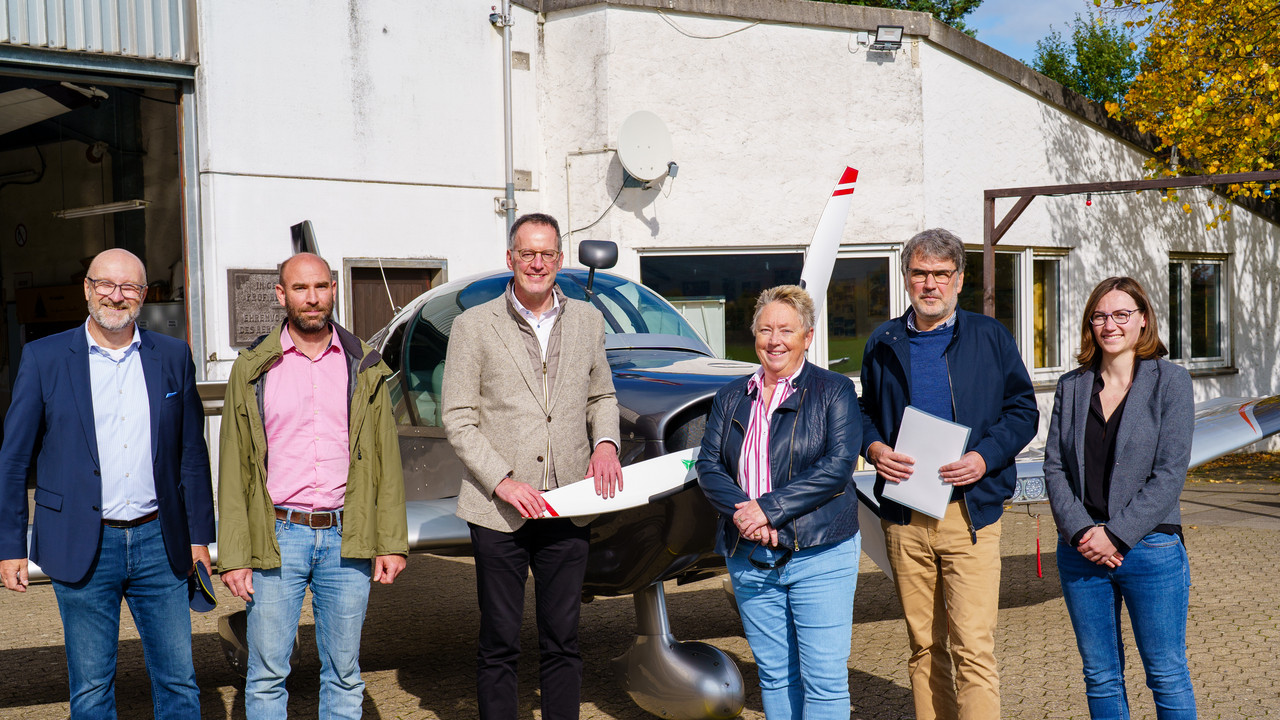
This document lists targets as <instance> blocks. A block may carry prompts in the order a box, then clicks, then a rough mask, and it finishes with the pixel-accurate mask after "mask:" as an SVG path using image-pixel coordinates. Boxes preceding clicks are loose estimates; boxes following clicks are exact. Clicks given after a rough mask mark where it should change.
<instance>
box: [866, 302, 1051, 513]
mask: <svg viewBox="0 0 1280 720" xmlns="http://www.w3.org/2000/svg"><path fill="white" fill-rule="evenodd" d="M908 312H909V311H908ZM906 318H907V316H906V315H902V316H901V317H897V318H894V319H892V320H890V321H888V322H886V323H884V324H883V325H881V326H880V327H878V328H876V329H875V331H874V332H872V333H871V338H870V339H869V340H867V348H866V352H865V353H864V354H863V357H862V397H860V398H859V404H860V405H861V408H862V420H863V422H862V449H861V452H862V455H863V457H866V454H867V448H868V447H870V446H871V444H872V443H874V442H883V443H885V444H886V445H888V446H889V447H893V446H894V444H896V443H897V439H898V427H899V425H900V424H901V422H902V411H903V410H904V409H906V407H907V405H909V404H911V401H912V395H911V372H910V367H911V351H910V339H909V338H908V337H907V319H906ZM946 358H947V367H948V368H949V371H950V376H951V396H952V407H954V408H955V415H956V416H955V421H956V422H958V423H960V424H961V425H966V426H968V427H969V428H970V433H969V443H968V446H967V447H966V448H965V449H966V451H968V450H974V451H976V452H977V453H978V454H979V455H981V456H982V459H983V460H984V461H985V462H986V464H987V473H986V475H984V476H983V477H982V479H981V480H979V481H978V482H976V483H974V484H972V485H966V486H963V487H959V488H956V494H957V495H960V496H961V497H962V498H963V499H964V502H965V505H966V506H967V508H968V510H969V518H970V520H971V521H972V524H973V529H974V530H977V529H979V528H983V527H986V526H987V525H990V524H991V523H993V522H995V521H996V520H998V519H1000V515H1001V513H1003V512H1004V503H1005V501H1006V500H1008V499H1009V498H1010V497H1012V496H1013V491H1014V487H1015V486H1016V484H1017V470H1016V469H1015V467H1014V458H1015V457H1016V456H1017V454H1018V453H1019V452H1021V451H1022V448H1024V447H1026V445H1027V443H1029V442H1031V439H1032V438H1034V437H1035V435H1036V429H1037V428H1038V426H1039V423H1040V411H1039V410H1038V409H1037V408H1036V396H1035V392H1034V391H1033V390H1032V387H1031V377H1030V376H1029V375H1028V374H1027V368H1026V365H1024V364H1023V362H1022V356H1021V355H1019V354H1018V347H1017V345H1016V344H1015V343H1014V340H1013V336H1012V335H1010V334H1009V331H1008V330H1006V329H1005V327H1004V326H1003V325H1001V324H1000V323H999V322H998V321H996V320H994V319H992V318H989V317H987V316H985V315H978V314H975V313H971V312H967V311H965V310H956V325H955V335H954V336H953V337H952V338H951V342H950V343H949V344H948V345H947V350H946ZM884 482H885V480H884V478H883V477H880V478H877V479H876V496H877V498H878V499H880V503H881V504H880V516H881V517H883V518H885V519H886V520H889V521H891V522H895V523H898V524H906V523H907V522H909V521H910V519H911V511H910V510H908V509H907V508H905V507H903V506H901V505H899V504H897V503H895V502H893V501H892V500H885V499H883V498H880V497H879V496H880V493H881V490H882V489H883V487H884Z"/></svg>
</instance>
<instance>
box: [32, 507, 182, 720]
mask: <svg viewBox="0 0 1280 720" xmlns="http://www.w3.org/2000/svg"><path fill="white" fill-rule="evenodd" d="M53 591H54V594H55V595H57V597H58V610H59V612H61V614H62V633H63V635H64V636H65V637H66V650H67V676H68V680H69V682H70V685H71V717H72V718H73V719H74V720H103V719H106V720H112V719H114V718H115V717H116V696H115V678H116V648H117V647H118V646H119V643H120V601H121V599H124V600H127V601H128V603H129V611H130V612H131V613H133V622H134V624H135V625H137V627H138V635H139V636H140V637H141V638H142V654H143V657H144V659H145V660H146V664H147V674H148V675H150V677H151V701H152V703H153V704H154V707H155V717H156V720H166V719H167V718H174V719H175V720H188V719H189V718H198V717H200V690H199V688H197V687H196V673H195V668H194V667H193V666H192V663H191V610H190V608H189V607H188V605H187V578H186V577H185V576H183V577H179V576H177V575H174V573H173V568H171V567H170V566H169V555H168V554H167V553H166V552H165V549H164V538H162V537H161V536H160V523H159V522H156V521H152V522H149V523H147V524H145V525H139V526H138V527H135V528H109V527H103V528H102V544H101V545H100V546H99V548H98V558H97V560H96V561H94V564H93V566H92V567H91V568H90V569H89V574H88V576H86V577H85V578H84V579H83V580H81V581H80V582H77V583H63V582H58V581H57V580H54V581H53Z"/></svg>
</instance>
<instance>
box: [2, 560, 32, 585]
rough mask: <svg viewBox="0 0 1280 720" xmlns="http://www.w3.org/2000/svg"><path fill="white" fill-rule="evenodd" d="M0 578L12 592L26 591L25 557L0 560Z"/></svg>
mask: <svg viewBox="0 0 1280 720" xmlns="http://www.w3.org/2000/svg"><path fill="white" fill-rule="evenodd" d="M0 578H2V579H3V580H4V586H5V587H7V588H9V589H10V590H13V591H14V592H26V591H27V559H26V558H15V559H13V560H0Z"/></svg>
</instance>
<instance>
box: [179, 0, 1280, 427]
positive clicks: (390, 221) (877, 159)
mask: <svg viewBox="0 0 1280 720" xmlns="http://www.w3.org/2000/svg"><path fill="white" fill-rule="evenodd" d="M490 5H492V2H479V1H477V0H457V1H455V2H448V3H420V2H413V1H412V0H376V1H372V2H362V3H342V4H338V3H310V2H305V0H281V1H280V2H275V3H260V2H255V1H253V0H220V2H218V3H216V4H215V3H202V4H200V5H199V7H200V12H201V15H200V23H201V24H200V39H201V45H200V47H201V66H200V71H199V76H198V108H199V138H200V140H199V142H200V151H199V173H200V191H201V198H200V202H201V209H200V213H201V230H202V236H203V251H204V258H203V260H204V266H205V282H204V284H205V288H206V290H207V297H208V300H207V302H206V306H205V307H206V313H207V316H206V318H205V324H206V328H207V335H206V337H207V338H208V339H209V347H208V348H207V349H206V350H205V357H209V354H210V353H215V354H216V358H217V359H216V360H215V361H212V362H210V363H209V375H210V377H212V378H217V377H224V376H225V374H226V372H227V370H229V367H230V362H231V359H232V358H234V354H235V349H234V348H232V347H231V346H230V344H229V339H228V332H229V331H228V327H229V318H228V317H227V312H228V307H227V298H226V291H227V288H226V284H227V283H226V271H227V269H228V268H239V267H258V268H268V267H274V266H275V264H276V263H277V262H279V261H280V260H281V259H283V258H284V257H285V255H286V254H287V253H288V249H289V245H288V227H289V226H290V225H292V224H294V223H296V222H299V221H301V220H303V219H310V220H311V221H312V223H313V224H314V226H315V230H316V233H317V237H318V239H319V243H320V246H321V249H322V250H323V252H324V254H325V255H326V256H327V257H328V258H329V259H330V261H331V263H332V264H333V265H334V267H335V268H337V267H340V266H341V259H342V258H343V257H351V256H360V257H370V256H381V257H391V258H433V259H444V260H445V261H446V262H447V272H448V276H449V277H450V278H459V277H463V276H466V275H469V274H472V273H474V272H480V271H482V270H486V269H490V268H493V267H495V266H499V265H500V264H501V262H502V260H501V254H502V253H501V251H502V248H503V244H502V243H503V227H504V222H503V217H502V216H501V215H498V214H496V213H494V211H493V208H494V205H493V201H494V198H495V197H497V196H500V195H501V194H502V190H503V183H504V177H503V160H502V155H503V144H502V54H501V34H500V33H499V32H498V31H496V30H495V29H494V28H492V27H491V26H490V25H489V23H488V20H487V18H488V13H489V11H490ZM841 12H844V11H843V10H842V11H841ZM867 12H872V11H867ZM875 12H880V13H883V12H886V11H875ZM514 13H515V15H514V19H515V23H516V24H515V27H514V33H513V34H514V39H513V50H515V51H516V52H524V53H528V54H529V55H530V64H529V65H530V69H528V70H514V71H513V73H512V76H513V82H514V98H515V109H514V125H515V166H516V168H517V169H520V170H527V171H529V173H530V178H531V180H530V190H529V191H527V192H521V193H519V194H518V202H519V210H520V212H522V213H523V212H529V211H535V210H537V211H545V212H550V213H552V214H554V215H555V216H556V217H557V218H559V219H560V220H561V222H562V224H563V225H564V226H565V227H564V230H565V231H566V232H568V231H571V230H574V229H577V228H581V227H583V226H585V225H587V224H589V223H591V222H592V221H595V220H596V219H597V218H599V217H600V216H601V214H602V213H604V217H603V220H601V221H600V222H599V223H598V224H597V225H595V226H594V227H592V228H590V229H589V230H586V231H583V232H580V233H577V234H576V235H574V236H572V241H573V242H572V245H573V246H571V247H570V248H569V250H570V262H569V264H574V263H575V262H576V252H575V251H576V242H577V241H579V240H583V239H611V240H614V241H616V242H618V243H619V246H620V249H621V257H620V262H619V265H618V267H617V271H618V272H620V273H621V274H623V275H626V276H630V277H638V276H639V258H640V256H641V255H642V254H643V253H647V252H662V251H699V250H707V249H742V250H749V249H777V248H783V249H793V250H794V249H801V250H802V249H803V248H805V247H806V246H807V244H808V242H809V240H810V238H811V236H812V233H813V228H814V226H815V224H816V222H817V219H818V217H819V215H820V214H821V212H822V208H823V206H824V204H825V202H826V199H827V196H828V194H829V193H830V190H831V187H832V185H833V184H834V181H835V179H836V178H837V176H838V175H839V173H840V171H841V169H842V168H843V167H844V166H845V165H846V164H847V165H852V166H853V167H856V168H858V169H859V170H860V173H861V175H860V178H859V181H858V185H857V191H856V194H855V197H854V204H853V210H852V212H851V216H850V218H849V222H848V225H847V226H846V229H845V233H844V240H845V244H846V247H847V248H849V249H857V248H860V247H867V246H873V245H874V246H880V247H883V246H885V245H888V244H894V243H901V242H903V241H904V240H905V239H906V238H908V237H910V236H911V235H912V234H914V233H915V232H918V231H919V230H921V229H924V228H927V227H934V226H944V227H948V228H951V229H953V230H954V231H956V232H957V233H958V234H960V235H961V237H963V238H965V239H966V240H968V241H970V242H972V243H973V244H974V245H975V246H976V245H978V244H980V243H981V239H982V224H981V222H982V190H983V189H985V188H993V187H1009V186H1029V185H1040V184H1054V183H1067V182H1086V181H1094V180H1104V179H1129V178H1139V177H1141V176H1142V169H1141V163H1142V155H1141V153H1140V152H1139V151H1138V150H1137V149H1136V148H1134V147H1132V146H1130V145H1128V144H1126V143H1125V142H1123V141H1121V140H1119V139H1118V138H1116V137H1115V136H1113V135H1110V134H1108V133H1105V132H1103V131H1101V130H1099V129H1097V128H1096V127H1094V126H1092V125H1089V124H1087V123H1085V122H1083V121H1081V120H1080V119H1078V118H1077V117H1075V116H1073V115H1070V114H1068V113H1066V112H1064V111H1062V110H1060V109H1058V108H1056V107H1054V106H1053V105H1051V104H1050V103H1048V102H1046V101H1045V100H1044V99H1042V98H1040V97H1038V96H1036V95H1034V94H1032V93H1030V92H1028V91H1026V90H1024V89H1022V88H1019V87H1017V86H1015V85H1013V84H1012V83H1010V82H1008V81H1007V80H1005V79H1003V78H1001V77H999V76H997V75H996V74H995V73H993V72H992V71H990V70H988V69H985V68H982V67H980V66H978V65H977V64H976V63H973V62H971V61H969V60H965V59H963V58H961V57H960V56H958V55H956V54H954V53H953V52H950V51H948V50H946V49H944V48H942V47H941V46H939V45H937V44H935V43H933V42H931V41H929V40H927V39H924V38H920V37H911V36H909V37H908V38H907V39H906V40H907V42H906V43H904V46H903V48H902V49H901V50H899V51H898V52H896V53H892V54H889V53H869V52H867V51H866V49H865V48H864V47H862V46H860V45H859V44H858V43H857V41H856V31H854V30H851V29H848V28H843V29H841V28H830V27H819V26H814V25H803V24H795V23H760V24H753V23H752V21H750V20H742V19H736V18H730V17H712V16H705V15H691V14H681V13H677V12H670V11H664V12H662V13H659V12H657V11H655V10H652V9H649V8H636V7H626V6H619V5H609V4H599V5H590V6H587V7H583V8H577V9H572V10H563V11H556V12H553V13H551V14H549V15H547V16H542V15H538V14H535V13H533V12H530V11H528V10H525V9H523V8H520V7H516V8H515V9H514ZM899 16H901V15H899ZM637 110H649V111H652V112H654V113H656V114H657V115H658V116H659V117H661V118H662V119H663V120H664V121H665V122H666V124H667V127H668V128H669V130H670V132H671V136H672V142H673V146H674V147H673V153H672V158H671V159H672V160H674V161H675V162H676V163H678V165H679V173H678V176H677V177H675V178H666V179H664V180H663V181H661V182H660V183H659V184H658V185H657V186H656V187H653V188H650V189H639V188H626V189H621V191H619V190H620V186H621V183H622V174H623V173H622V168H621V165H620V163H619V161H618V159H617V157H616V153H615V152H614V148H616V146H617V134H618V130H619V128H620V126H621V125H622V122H623V121H624V120H625V119H626V118H627V117H628V116H629V115H630V114H631V113H633V112H635V111H637ZM615 196H616V197H617V205H616V207H613V208H612V209H610V210H609V211H608V212H607V213H605V210H606V208H608V207H609V205H610V202H611V200H612V199H613V198H614V197H615ZM1183 197H1184V198H1192V199H1201V200H1202V199H1204V198H1205V197H1208V195H1207V193H1206V191H1202V190H1191V191H1186V192H1184V193H1183ZM1011 205H1012V201H1002V202H1001V203H1000V204H999V206H998V214H999V215H1001V216H1002V215H1003V213H1004V212H1005V211H1006V210H1007V208H1008V207H1010V206H1011ZM1207 219H1208V215H1207V213H1206V212H1205V211H1204V210H1202V209H1197V210H1196V211H1195V212H1193V213H1192V214H1190V215H1187V214H1184V213H1182V212H1180V211H1176V210H1174V208H1171V207H1170V206H1169V205H1168V204H1162V203H1161V202H1160V201H1159V198H1158V196H1157V195H1156V194H1154V193H1147V194H1145V195H1142V196H1132V195H1125V196H1114V197H1095V198H1094V203H1093V207H1091V208H1085V207H1084V203H1083V198H1079V197H1072V198H1038V199H1037V200H1036V201H1035V202H1034V203H1033V204H1032V206H1031V207H1030V209H1028V211H1027V212H1026V213H1025V214H1024V215H1023V217H1022V218H1021V219H1020V220H1019V221H1018V222H1017V223H1016V224H1015V225H1014V226H1013V229H1012V230H1011V231H1010V233H1009V234H1008V235H1007V236H1006V237H1005V239H1004V241H1003V243H1002V246H1004V247H1036V248H1041V247H1043V248H1067V249H1070V254H1069V255H1068V260H1067V273H1068V277H1067V286H1068V287H1067V290H1066V297H1065V298H1064V307H1065V308H1066V311H1064V318H1063V322H1064V324H1066V325H1067V326H1068V327H1072V326H1074V324H1075V323H1076V322H1078V320H1075V319H1074V315H1075V314H1076V313H1077V312H1078V308H1079V307H1080V306H1081V305H1082V304H1083V302H1084V299H1085V296H1086V295H1087V293H1088V290H1089V289H1090V288H1091V287H1092V286H1093V285H1094V284H1095V283H1096V282H1097V281H1098V280H1100V279H1102V278H1103V277H1105V276H1107V275H1111V274H1118V273H1125V274H1133V275H1135V276H1137V277H1138V278H1139V279H1141V280H1142V281H1143V282H1144V284H1146V285H1147V287H1148V290H1149V291H1150V292H1151V294H1152V296H1153V300H1154V302H1155V303H1156V305H1157V307H1167V301H1168V288H1167V275H1166V272H1167V259H1168V253H1169V252H1170V251H1174V252H1222V253H1229V254H1230V255H1231V272H1232V275H1231V276H1230V277H1229V278H1228V281H1229V283H1228V284H1229V286H1230V287H1231V288H1232V290H1233V291H1234V292H1235V293H1236V294H1235V296H1234V297H1232V298H1231V299H1230V300H1231V302H1232V304H1233V306H1234V307H1235V308H1236V310H1235V311H1234V312H1235V316H1234V318H1233V322H1232V324H1231V328H1232V331H1233V332H1232V337H1231V340H1232V348H1233V353H1234V355H1233V367H1234V368H1235V372H1232V373H1229V374H1222V375H1215V376H1204V377H1198V378H1197V380H1196V392H1197V398H1198V399H1204V398H1207V397H1212V396H1217V395H1222V394H1229V395H1254V394H1267V393H1273V392H1275V391H1276V389H1277V388H1278V387H1280V369H1278V368H1277V365H1276V363H1277V360H1276V357H1275V356H1276V353H1275V352H1274V344H1275V342H1274V333H1273V332H1271V331H1270V330H1269V328H1272V327H1275V326H1276V324H1277V317H1276V314H1277V313H1280V306H1278V304H1277V300H1278V299H1280V288H1278V287H1277V284H1278V283H1280V273H1277V272H1276V271H1275V268H1277V267H1278V266H1280V263H1278V262H1277V260H1278V259H1280V258H1278V257H1277V253H1280V250H1277V248H1280V242H1277V241H1280V232H1278V231H1277V229H1276V228H1275V227H1274V226H1273V225H1271V224H1269V223H1267V222H1265V221H1261V220H1259V219H1257V218H1256V217H1254V216H1252V215H1250V214H1249V213H1247V212H1244V211H1237V212H1236V220H1235V221H1233V222H1232V223H1229V224H1225V225H1223V226H1221V227H1220V228H1219V229H1218V230H1215V231H1206V230H1204V223H1205V222H1206V221H1207ZM1255 298H1256V301H1254V299H1255ZM895 303H898V304H899V305H898V307H902V306H905V298H897V299H895ZM1244 307H1249V308H1250V309H1249V311H1248V312H1245V311H1244V310H1243V309H1242V308H1244ZM1071 335H1072V336H1073V335H1074V333H1071ZM819 344H820V345H821V342H820V343H819ZM1071 344H1072V345H1074V339H1073V340H1072V343H1071ZM1073 351H1074V347H1071V348H1067V349H1066V353H1068V354H1069V353H1071V352H1073ZM1040 399H1041V409H1042V411H1043V412H1044V415H1045V417H1046V418H1047V417H1048V411H1049V404H1050V403H1051V400H1052V394H1051V392H1042V393H1041V398H1040ZM1044 425H1045V426H1047V420H1046V422H1045V423H1044Z"/></svg>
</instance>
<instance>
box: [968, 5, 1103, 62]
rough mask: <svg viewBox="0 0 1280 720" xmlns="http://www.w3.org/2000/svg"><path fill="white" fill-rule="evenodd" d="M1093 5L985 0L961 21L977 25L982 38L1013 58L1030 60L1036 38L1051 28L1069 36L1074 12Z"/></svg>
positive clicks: (1086, 9)
mask: <svg viewBox="0 0 1280 720" xmlns="http://www.w3.org/2000/svg"><path fill="white" fill-rule="evenodd" d="M1093 8H1094V4H1093V0H985V1H984V2H983V3H982V5H980V6H979V7H978V9H977V10H974V11H973V13H971V14H970V15H969V16H968V17H966V18H965V19H964V21H965V24H966V25H968V26H969V27H972V28H976V29H977V31H978V34H977V38H978V39H979V40H981V41H982V42H984V43H986V44H988V45H990V46H991V47H994V48H995V49H997V50H999V51H1000V52H1002V53H1004V54H1006V55H1009V56H1011V57H1013V58H1014V59H1016V60H1022V61H1024V62H1030V61H1031V59H1032V58H1034V57H1035V54H1036V41H1037V40H1040V39H1041V38H1043V37H1045V36H1046V35H1048V34H1049V32H1050V31H1051V30H1057V31H1058V32H1060V33H1062V35H1063V37H1064V38H1068V39H1069V38H1070V37H1071V22H1072V21H1073V20H1074V19H1075V16H1076V14H1077V13H1080V14H1085V13H1087V12H1088V11H1089V10H1091V9H1093ZM1051 26H1052V27H1051Z"/></svg>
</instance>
